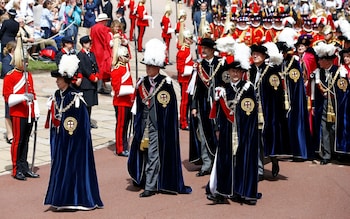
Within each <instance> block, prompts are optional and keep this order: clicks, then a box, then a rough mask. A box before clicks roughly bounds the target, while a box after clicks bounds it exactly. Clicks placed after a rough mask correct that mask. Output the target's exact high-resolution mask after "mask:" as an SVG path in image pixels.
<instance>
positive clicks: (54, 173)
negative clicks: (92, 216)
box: [44, 71, 103, 210]
mask: <svg viewBox="0 0 350 219" xmlns="http://www.w3.org/2000/svg"><path fill="white" fill-rule="evenodd" d="M51 74H52V76H53V77H56V78H57V79H56V83H57V86H58V87H59V90H57V91H56V92H55V96H54V99H53V102H52V104H53V107H52V109H54V113H53V115H54V118H52V119H53V121H52V128H51V129H50V131H51V133H50V135H51V137H53V139H52V140H51V141H50V143H51V150H54V151H52V152H51V154H52V161H51V173H50V179H49V185H48V189H47V193H46V197H45V201H44V204H45V205H51V206H52V207H53V208H54V209H55V210H72V209H73V210H92V209H95V208H102V207H103V203H102V201H101V198H100V194H99V187H98V181H97V175H96V169H95V161H94V154H93V148H92V140H91V133H90V120H89V115H88V112H87V108H86V105H85V101H84V100H83V97H82V95H81V93H79V92H78V91H77V90H75V89H74V88H72V87H71V86H70V83H71V78H69V77H68V76H62V75H61V74H60V73H58V72H57V71H54V72H52V73H51Z"/></svg>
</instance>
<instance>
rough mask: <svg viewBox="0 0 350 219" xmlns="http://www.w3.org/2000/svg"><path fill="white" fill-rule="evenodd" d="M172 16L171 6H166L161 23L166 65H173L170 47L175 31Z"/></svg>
mask: <svg viewBox="0 0 350 219" xmlns="http://www.w3.org/2000/svg"><path fill="white" fill-rule="evenodd" d="M170 15H171V7H170V5H166V7H165V13H164V16H163V18H162V22H161V26H162V38H163V40H164V42H165V45H166V52H165V65H172V63H170V62H169V46H170V40H171V34H172V33H174V31H175V30H174V29H173V28H171V22H170V18H169V17H170Z"/></svg>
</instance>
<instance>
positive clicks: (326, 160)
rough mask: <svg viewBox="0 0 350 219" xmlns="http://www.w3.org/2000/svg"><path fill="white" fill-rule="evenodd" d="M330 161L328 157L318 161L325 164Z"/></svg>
mask: <svg viewBox="0 0 350 219" xmlns="http://www.w3.org/2000/svg"><path fill="white" fill-rule="evenodd" d="M330 162H331V161H330V160H329V159H323V160H321V162H320V165H327V164H329V163H330Z"/></svg>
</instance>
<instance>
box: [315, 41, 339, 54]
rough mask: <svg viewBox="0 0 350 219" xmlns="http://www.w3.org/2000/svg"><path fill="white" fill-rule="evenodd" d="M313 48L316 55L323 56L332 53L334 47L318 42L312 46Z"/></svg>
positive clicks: (334, 49)
mask: <svg viewBox="0 0 350 219" xmlns="http://www.w3.org/2000/svg"><path fill="white" fill-rule="evenodd" d="M314 50H315V52H316V55H317V56H318V57H325V56H332V55H334V53H335V51H336V47H335V46H334V45H333V44H327V43H324V42H319V43H318V44H317V45H316V46H314Z"/></svg>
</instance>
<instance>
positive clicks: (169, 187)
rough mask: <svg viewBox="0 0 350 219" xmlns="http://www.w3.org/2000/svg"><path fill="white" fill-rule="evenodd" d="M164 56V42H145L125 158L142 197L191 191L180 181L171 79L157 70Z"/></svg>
mask: <svg viewBox="0 0 350 219" xmlns="http://www.w3.org/2000/svg"><path fill="white" fill-rule="evenodd" d="M164 60H165V45H164V43H163V42H161V41H159V40H158V39H151V40H150V41H149V42H147V44H146V48H145V55H144V60H143V64H145V65H146V73H147V76H146V77H143V78H141V79H139V80H138V82H137V87H136V99H135V104H136V105H134V107H135V106H136V109H135V108H134V109H133V113H134V114H135V120H134V138H133V141H132V144H131V148H130V154H129V158H128V171H129V174H130V176H131V178H132V180H133V182H134V185H137V186H140V187H144V189H145V190H144V192H142V193H141V194H140V197H141V198H144V197H149V196H152V195H155V194H156V193H158V192H171V193H185V194H188V193H191V192H192V189H191V187H188V186H185V185H184V181H183V175H182V163H181V156H180V142H179V125H178V111H177V100H176V95H175V91H174V88H173V85H172V82H171V79H170V78H168V77H166V76H164V75H161V74H160V73H159V70H160V67H161V66H163V64H164Z"/></svg>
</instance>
